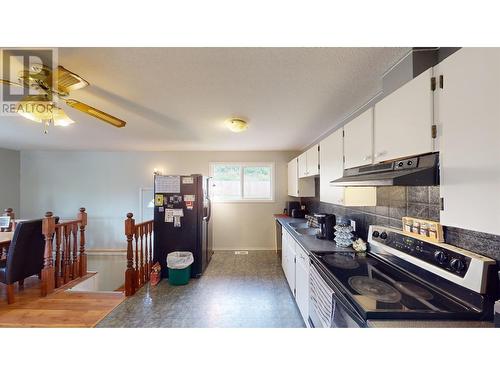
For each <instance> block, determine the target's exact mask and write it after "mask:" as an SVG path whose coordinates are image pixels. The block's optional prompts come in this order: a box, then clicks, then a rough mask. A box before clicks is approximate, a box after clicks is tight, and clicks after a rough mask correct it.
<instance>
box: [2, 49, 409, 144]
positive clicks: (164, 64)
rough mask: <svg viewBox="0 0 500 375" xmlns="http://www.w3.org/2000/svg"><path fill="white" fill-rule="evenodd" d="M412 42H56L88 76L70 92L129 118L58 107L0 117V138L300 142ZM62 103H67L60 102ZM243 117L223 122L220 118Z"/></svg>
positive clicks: (375, 85)
mask: <svg viewBox="0 0 500 375" xmlns="http://www.w3.org/2000/svg"><path fill="white" fill-rule="evenodd" d="M408 50H409V48H61V49H59V64H61V65H63V66H64V67H66V68H67V69H69V70H72V71H74V72H76V73H78V74H79V75H81V76H82V77H83V78H85V79H86V80H88V81H89V82H90V84H91V86H89V87H87V88H85V89H82V90H80V91H77V92H75V93H74V95H73V97H74V98H75V99H78V100H81V101H83V102H86V103H87V104H90V105H92V106H95V107H97V108H99V109H102V110H104V111H106V112H109V113H111V114H113V115H115V116H117V117H120V118H123V119H124V120H126V121H127V126H126V127H125V128H123V129H116V128H114V127H112V126H109V125H106V124H105V123H102V122H100V121H98V120H96V119H94V118H92V117H88V116H86V115H84V114H82V113H80V112H78V111H75V110H73V109H72V108H68V107H64V108H65V110H66V112H67V113H68V114H69V116H70V117H71V118H73V119H74V120H75V121H76V124H74V125H72V126H70V127H67V128H53V129H51V130H50V133H49V134H48V135H44V134H43V132H42V129H41V125H39V124H36V123H34V122H31V121H29V120H26V119H24V118H22V117H0V147H6V148H13V149H58V150H65V149H70V150H146V151H156V150H299V149H301V148H303V147H305V146H307V145H308V144H310V143H311V142H313V141H314V140H315V139H316V138H318V137H319V136H321V135H322V134H323V133H325V132H326V131H328V130H329V129H330V128H332V127H334V126H335V125H336V124H337V123H339V121H341V120H342V119H343V118H344V117H345V116H346V115H347V114H349V113H350V112H351V111H353V110H354V109H356V107H358V106H360V105H361V104H363V103H364V102H366V101H367V100H368V99H369V98H370V97H371V96H373V95H374V94H375V93H376V92H378V91H379V90H380V89H381V84H382V82H381V75H382V74H383V73H384V71H385V70H387V69H388V68H389V67H390V66H391V65H392V64H394V63H395V62H396V61H397V60H398V59H399V58H400V57H401V56H403V55H404V54H405V53H406V52H407V51H408ZM66 108H67V109H66ZM231 116H242V117H244V118H247V119H248V120H249V129H248V131H246V132H244V133H240V134H234V133H231V132H229V131H228V130H227V129H226V128H225V127H224V125H223V122H224V120H225V119H226V118H228V117H231Z"/></svg>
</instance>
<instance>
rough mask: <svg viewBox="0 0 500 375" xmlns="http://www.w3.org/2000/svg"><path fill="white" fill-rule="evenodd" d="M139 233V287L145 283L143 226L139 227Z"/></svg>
mask: <svg viewBox="0 0 500 375" xmlns="http://www.w3.org/2000/svg"><path fill="white" fill-rule="evenodd" d="M139 229H140V231H139V235H140V236H141V253H140V257H141V260H140V263H141V264H140V268H139V273H140V276H139V280H140V285H144V283H145V280H146V279H145V277H144V241H143V239H144V226H143V225H141V227H140V228H139Z"/></svg>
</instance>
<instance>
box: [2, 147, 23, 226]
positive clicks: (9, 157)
mask: <svg viewBox="0 0 500 375" xmlns="http://www.w3.org/2000/svg"><path fill="white" fill-rule="evenodd" d="M20 165H21V164H20V152H19V151H13V150H6V149H3V148H0V213H3V210H4V209H6V208H9V207H10V208H13V209H14V211H15V213H16V217H19V210H20V198H19V197H20V195H19V194H20V193H19V190H20V189H19V183H20V182H19V180H20V177H19V176H20Z"/></svg>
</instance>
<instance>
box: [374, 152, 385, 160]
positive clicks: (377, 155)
mask: <svg viewBox="0 0 500 375" xmlns="http://www.w3.org/2000/svg"><path fill="white" fill-rule="evenodd" d="M385 154H387V151H380V152H379V153H376V154H375V157H376V158H378V157H380V156H384V155H385Z"/></svg>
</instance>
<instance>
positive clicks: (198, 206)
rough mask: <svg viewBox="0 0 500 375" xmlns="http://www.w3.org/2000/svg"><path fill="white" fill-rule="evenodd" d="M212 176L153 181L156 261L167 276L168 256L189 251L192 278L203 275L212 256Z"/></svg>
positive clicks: (165, 177)
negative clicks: (192, 258)
mask: <svg viewBox="0 0 500 375" xmlns="http://www.w3.org/2000/svg"><path fill="white" fill-rule="evenodd" d="M209 182H210V177H205V176H202V175H199V174H193V175H190V176H160V175H156V176H155V180H154V203H155V207H154V259H153V260H154V261H155V262H159V263H160V264H161V273H162V277H164V278H167V277H168V269H167V255H168V254H169V253H171V252H173V251H190V252H192V253H193V256H194V263H193V265H192V266H191V277H200V276H201V275H202V274H203V272H204V271H205V268H206V267H207V265H208V263H209V262H210V259H211V257H212V253H213V250H212V242H213V241H212V218H211V216H212V205H211V201H210V193H209V186H210V183H209Z"/></svg>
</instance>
